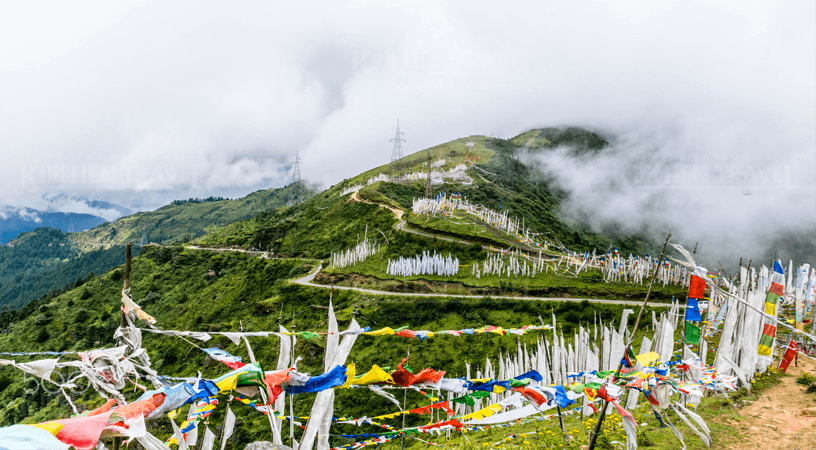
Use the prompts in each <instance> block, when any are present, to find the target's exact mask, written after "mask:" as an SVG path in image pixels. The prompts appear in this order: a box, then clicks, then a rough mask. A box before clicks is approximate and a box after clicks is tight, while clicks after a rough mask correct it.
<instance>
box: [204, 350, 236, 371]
mask: <svg viewBox="0 0 816 450" xmlns="http://www.w3.org/2000/svg"><path fill="white" fill-rule="evenodd" d="M204 351H205V352H206V353H207V354H208V355H210V358H212V359H214V360H216V361H220V362H222V363H224V364H225V365H226V366H227V367H229V368H230V369H233V370H235V369H240V368H241V367H244V366H245V365H246V363H243V362H241V357H240V356H232V355H230V354H229V353H227V352H225V351H224V350H221V349H220V348H215V347H212V348H205V349H204Z"/></svg>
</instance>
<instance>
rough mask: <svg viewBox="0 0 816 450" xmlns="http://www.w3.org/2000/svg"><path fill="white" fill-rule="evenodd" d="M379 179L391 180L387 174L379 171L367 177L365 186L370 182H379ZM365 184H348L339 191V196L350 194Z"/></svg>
mask: <svg viewBox="0 0 816 450" xmlns="http://www.w3.org/2000/svg"><path fill="white" fill-rule="evenodd" d="M380 181H391V180H390V179H389V178H388V175H386V174H384V173H381V174H377V175H374V176H373V177H371V178H369V179H368V181H366V184H365V186H371V185H372V184H374V183H377V182H380ZM365 186H363V185H362V184H361V183H357V184H355V185H352V186H349V187H347V188H345V189H343V192H341V193H340V196H341V197H342V196H344V195H348V194H352V193H354V192H357V191H359V190H360V189H362V188H364V187H365Z"/></svg>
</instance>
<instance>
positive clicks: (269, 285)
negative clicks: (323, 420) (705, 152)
mask: <svg viewBox="0 0 816 450" xmlns="http://www.w3.org/2000/svg"><path fill="white" fill-rule="evenodd" d="M122 253H123V252H122ZM122 256H123V255H122ZM315 263H316V262H312V263H310V262H308V261H302V260H276V259H261V258H255V257H250V256H247V255H244V254H241V253H237V252H226V253H215V252H208V251H196V250H188V249H184V248H183V247H180V246H176V247H155V246H151V247H146V248H145V249H144V251H143V252H142V255H140V256H139V257H137V258H135V259H134V261H133V272H132V282H133V284H132V293H133V297H134V300H135V301H136V302H137V303H139V304H140V306H142V307H143V308H144V309H145V310H146V311H147V312H148V313H150V314H152V315H154V316H155V317H156V319H157V320H158V326H159V327H160V328H163V329H181V330H198V331H237V330H239V329H240V327H241V326H243V329H244V330H247V331H258V330H277V327H278V324H279V323H281V324H284V325H285V326H287V327H288V326H290V325H291V324H292V322H293V320H294V324H295V327H296V330H297V331H320V330H325V327H326V309H325V308H326V306H328V302H329V292H328V291H327V290H324V289H317V288H309V287H302V286H298V285H293V284H288V283H287V279H289V278H291V277H295V276H299V275H302V274H304V273H306V272H307V271H308V270H309V269H310V268H312V267H313V265H314V264H315ZM122 276H123V272H122V269H121V267H120V268H117V269H115V270H114V271H112V272H109V273H107V274H104V275H101V276H95V277H91V278H88V279H86V280H83V284H82V285H81V286H79V287H76V288H74V289H72V290H69V291H67V292H65V293H62V294H59V295H55V296H46V297H43V298H41V299H39V300H37V301H34V302H32V303H30V304H29V305H27V306H26V307H25V308H23V309H22V310H20V311H16V312H14V311H6V312H3V313H2V314H0V329H2V330H5V331H6V332H5V333H3V334H2V335H0V351H19V350H21V349H22V350H25V351H46V350H48V351H70V350H84V349H90V348H98V347H104V346H111V345H113V339H112V336H113V332H114V331H115V329H116V327H117V326H118V323H119V307H120V303H121V302H120V294H119V291H120V290H121V287H122ZM332 297H333V298H332V300H333V303H334V307H335V309H336V311H337V316H338V321H339V322H340V326H341V328H343V327H345V326H347V325H348V322H349V321H350V320H351V318H352V317H355V318H356V319H357V320H358V322H360V324H361V325H362V326H371V327H372V328H380V327H383V326H391V327H393V328H398V327H401V326H407V327H410V328H411V329H428V330H439V329H462V328H471V327H475V328H478V327H481V326H485V325H491V324H495V325H501V326H505V327H520V326H524V325H530V324H535V323H538V319H537V317H538V316H539V315H541V316H544V317H548V316H549V314H550V313H551V312H554V313H555V314H557V315H558V316H559V321H560V323H561V325H562V327H563V332H564V333H565V335H566V336H571V333H572V332H573V331H574V329H575V327H576V326H577V325H578V324H585V325H586V324H591V323H592V322H593V320H594V314H595V313H598V314H599V320H601V319H602V320H605V321H607V322H608V321H610V320H613V319H615V318H617V317H619V315H620V313H621V311H622V310H623V308H624V306H623V305H601V304H589V303H583V304H569V303H562V302H530V301H508V300H491V299H489V298H484V299H479V300H476V299H444V298H439V299H422V300H411V299H406V298H403V297H388V296H377V295H370V294H360V293H357V292H353V291H337V292H334V293H333V295H332ZM418 307H419V308H418ZM144 334H145V336H144V347H145V348H146V349H147V350H148V352H149V353H150V356H151V360H152V362H153V368H154V369H156V370H157V371H158V372H159V373H161V374H164V375H168V376H195V372H196V371H199V370H200V371H201V372H202V375H203V376H205V377H214V376H217V375H220V374H222V373H224V372H225V370H224V369H223V367H222V366H220V365H216V364H212V362H207V358H206V355H205V354H204V353H203V352H202V351H200V350H199V349H197V348H195V347H193V346H191V345H190V344H188V343H186V342H184V341H183V340H180V339H178V338H173V337H165V336H157V335H153V334H150V333H144ZM538 336H539V335H538V334H534V333H533V334H527V335H524V336H521V337H517V336H512V335H508V336H499V335H495V334H490V335H479V336H470V337H461V338H457V337H454V336H439V337H435V338H433V339H429V340H426V341H417V340H406V339H405V338H402V337H398V336H387V337H368V336H362V337H360V338H359V339H358V344H356V345H355V347H354V350H353V351H352V353H351V356H350V357H349V362H354V363H355V364H356V365H357V367H358V368H368V367H370V366H371V365H372V364H377V365H379V366H381V367H395V366H396V365H397V364H398V363H399V362H400V360H401V359H402V358H404V357H405V354H406V352H407V351H408V348H409V346H410V352H411V355H412V357H411V362H410V365H411V366H412V367H434V368H439V369H443V370H447V371H448V374H449V375H450V376H453V377H456V376H462V375H464V373H465V367H464V362H465V361H470V362H472V363H473V364H474V365H478V366H481V365H482V364H483V362H484V359H485V357H491V358H495V357H496V356H498V354H499V352H500V351H501V352H504V353H506V352H508V351H510V350H513V349H515V348H516V346H517V345H518V343H519V339H521V342H522V343H527V344H528V345H532V342H533V340H534V339H536V338H537V337H538ZM465 339H467V342H466V344H467V345H463V344H465V341H464V340H465ZM252 344H253V349H254V353H255V355H256V357H257V358H258V360H259V361H261V362H262V363H263V364H268V365H273V364H274V361H276V359H277V352H278V345H277V339H276V338H253V339H252ZM324 345H325V340H324V339H323V338H313V339H299V340H298V345H297V347H296V349H295V352H296V354H297V355H300V356H303V358H304V360H303V361H302V362H301V365H300V366H299V368H300V370H301V371H304V372H309V371H310V372H312V373H320V372H321V365H322V358H323V346H324ZM207 346H212V347H219V348H222V349H224V350H226V351H228V352H230V353H232V354H234V355H237V356H242V357H244V358H246V357H247V353H246V349H245V348H243V347H242V346H236V345H233V344H232V343H231V342H230V341H229V340H228V339H226V338H225V337H223V336H215V338H214V339H213V340H212V341H210V342H208V343H207ZM34 358H36V357H34ZM63 358H64V359H66V360H70V359H72V356H70V355H69V356H65V357H63ZM16 359H17V360H18V361H25V360H28V359H32V358H31V357H29V358H26V357H17V358H16ZM29 391H30V392H29ZM134 395H138V392H137V393H130V394H128V398H130V397H131V396H134ZM296 399H297V402H296V404H295V408H296V414H298V415H305V414H307V413H308V410H309V408H310V407H311V404H312V402H313V400H314V395H313V394H304V395H300V396H297V397H296ZM408 399H409V402H413V403H416V404H421V403H422V402H423V401H424V400H423V397H422V396H421V395H419V394H417V393H412V394H410V395H409V397H408ZM426 400H427V399H426ZM103 401H104V400H103V399H102V398H101V397H99V396H98V395H97V394H96V393H93V391H90V392H87V393H85V394H84V395H80V396H78V397H77V398H76V403H77V405H78V407H79V408H80V409H84V408H90V407H93V406H96V405H99V404H101V403H102V402H103ZM0 404H2V405H4V406H2V407H0V426H4V425H10V424H13V423H20V422H25V423H32V422H39V421H44V420H47V419H52V418H54V417H64V416H67V415H68V414H69V410H68V409H67V405H65V403H64V401H61V397H60V396H59V395H50V394H47V393H45V392H43V391H42V390H40V391H36V392H35V391H31V390H27V389H26V384H25V381H24V379H23V378H22V377H20V376H19V373H17V372H15V371H14V369H12V368H6V367H3V368H0ZM393 408H394V407H393V405H392V404H390V403H389V402H388V401H387V400H385V399H383V398H381V397H378V396H374V395H361V394H360V393H359V392H356V390H354V391H349V390H346V391H342V392H339V393H338V396H337V402H336V413H337V414H346V415H353V416H355V417H359V416H362V415H365V414H371V413H372V411H385V412H387V411H391V410H392V409H393ZM233 409H234V410H235V412H236V413H237V414H238V416H239V420H240V421H241V423H242V426H239V427H238V428H237V432H238V438H237V440H238V442H239V443H242V444H243V445H245V444H246V443H248V442H251V441H253V440H258V439H264V438H265V437H266V436H267V433H268V431H267V426H268V425H265V424H266V419H265V418H264V417H263V416H262V415H260V414H258V413H256V412H255V411H253V410H251V409H250V408H247V407H241V405H237V406H233ZM213 420H214V421H216V422H217V421H218V420H220V419H218V418H215V419H213ZM421 420H422V418H419V417H409V421H408V423H409V424H411V423H424V422H421ZM392 422H393V424H394V425H397V420H393V421H392ZM150 426H151V430H152V431H153V432H155V433H156V434H157V435H161V436H168V435H169V434H170V433H171V429H170V424H169V422H168V421H167V419H166V418H164V419H161V420H157V421H154V422H151V425H150ZM338 432H348V433H357V432H360V430H359V429H357V428H356V427H351V426H348V427H342V426H340V427H338ZM243 445H241V446H236V447H235V448H243Z"/></svg>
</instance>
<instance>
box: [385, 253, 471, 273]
mask: <svg viewBox="0 0 816 450" xmlns="http://www.w3.org/2000/svg"><path fill="white" fill-rule="evenodd" d="M457 273H459V258H453V257H451V255H450V254H448V256H441V255H437V254H436V252H434V253H433V255H431V254H429V253H428V252H427V251H424V252H422V254H421V255H417V256H414V257H413V258H403V257H400V258H399V259H395V260H391V259H389V260H388V274H389V275H397V276H401V277H410V276H414V275H441V276H447V277H449V276H452V275H456V274H457Z"/></svg>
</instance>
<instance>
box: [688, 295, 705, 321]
mask: <svg viewBox="0 0 816 450" xmlns="http://www.w3.org/2000/svg"><path fill="white" fill-rule="evenodd" d="M685 320H686V321H692V322H699V321H701V320H703V317H702V316H701V315H700V305H699V303H698V302H697V299H696V298H692V297H690V296H689V298H688V300H687V302H686V318H685Z"/></svg>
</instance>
